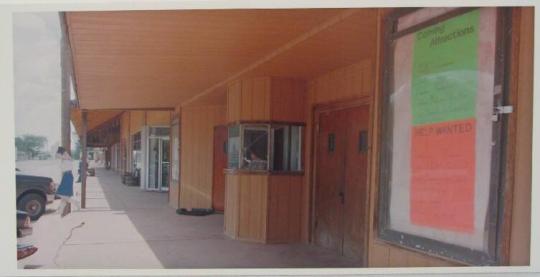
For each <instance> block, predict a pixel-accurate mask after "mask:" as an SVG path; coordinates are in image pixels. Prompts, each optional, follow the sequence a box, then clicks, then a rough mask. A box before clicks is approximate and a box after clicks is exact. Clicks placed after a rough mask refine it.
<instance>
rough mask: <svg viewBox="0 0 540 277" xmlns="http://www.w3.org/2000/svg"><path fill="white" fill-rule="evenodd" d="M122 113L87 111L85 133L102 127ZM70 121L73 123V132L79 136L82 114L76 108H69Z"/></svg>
mask: <svg viewBox="0 0 540 277" xmlns="http://www.w3.org/2000/svg"><path fill="white" fill-rule="evenodd" d="M121 113H122V111H114V110H107V111H103V110H99V111H92V110H90V111H88V112H87V116H86V117H87V120H88V121H87V128H88V129H87V132H92V131H93V130H94V129H96V128H98V127H100V126H102V125H104V124H105V123H107V122H108V121H110V120H111V119H112V118H115V117H117V116H119V115H120V114H121ZM71 121H72V122H73V126H75V131H77V134H79V135H80V134H81V131H82V130H81V128H82V112H81V110H80V109H78V108H71Z"/></svg>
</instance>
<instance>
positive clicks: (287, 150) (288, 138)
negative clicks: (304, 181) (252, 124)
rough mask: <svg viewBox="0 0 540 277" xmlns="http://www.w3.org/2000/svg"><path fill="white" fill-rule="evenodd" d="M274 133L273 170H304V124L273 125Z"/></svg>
mask: <svg viewBox="0 0 540 277" xmlns="http://www.w3.org/2000/svg"><path fill="white" fill-rule="evenodd" d="M272 134H273V135H272V142H273V143H272V158H273V161H272V168H271V169H272V171H300V170H302V168H301V163H300V162H301V161H300V156H301V141H302V137H301V136H302V126H289V125H284V126H273V127H272Z"/></svg>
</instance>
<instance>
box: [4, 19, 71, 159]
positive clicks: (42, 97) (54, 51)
mask: <svg viewBox="0 0 540 277" xmlns="http://www.w3.org/2000/svg"><path fill="white" fill-rule="evenodd" d="M60 38H61V35H60V20H59V16H58V13H56V12H48V13H14V15H13V43H14V47H13V57H14V81H15V82H14V83H15V89H14V91H15V135H16V136H20V135H25V134H33V135H41V136H45V137H47V140H48V148H47V150H50V148H51V147H54V146H55V145H58V143H59V142H60V101H61V71H60ZM72 94H73V93H72ZM72 130H73V127H72ZM72 140H73V139H72Z"/></svg>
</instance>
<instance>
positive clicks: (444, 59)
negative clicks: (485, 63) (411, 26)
mask: <svg viewBox="0 0 540 277" xmlns="http://www.w3.org/2000/svg"><path fill="white" fill-rule="evenodd" d="M478 22H479V11H478V10H474V11H471V12H468V13H466V14H463V15H460V16H457V17H454V18H452V19H449V20H446V21H444V22H442V23H439V24H436V25H433V26H430V27H428V28H425V29H422V30H420V31H418V32H416V33H415V41H414V53H413V71H412V96H411V104H412V115H413V125H415V126H416V125H422V124H431V123H437V122H444V121H450V120H460V119H466V118H471V117H475V107H476V91H477V83H478V71H477V67H478Z"/></svg>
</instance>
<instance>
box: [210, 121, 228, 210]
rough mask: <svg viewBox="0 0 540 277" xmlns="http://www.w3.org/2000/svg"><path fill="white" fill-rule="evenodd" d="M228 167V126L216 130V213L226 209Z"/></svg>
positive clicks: (214, 201) (213, 199) (213, 202)
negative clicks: (226, 175) (226, 173)
mask: <svg viewBox="0 0 540 277" xmlns="http://www.w3.org/2000/svg"><path fill="white" fill-rule="evenodd" d="M226 167H227V126H217V127H215V128H214V165H213V168H214V173H213V184H212V207H213V208H214V210H216V211H220V212H223V210H224V209H225V173H224V172H223V170H224V169H225V168H226Z"/></svg>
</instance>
